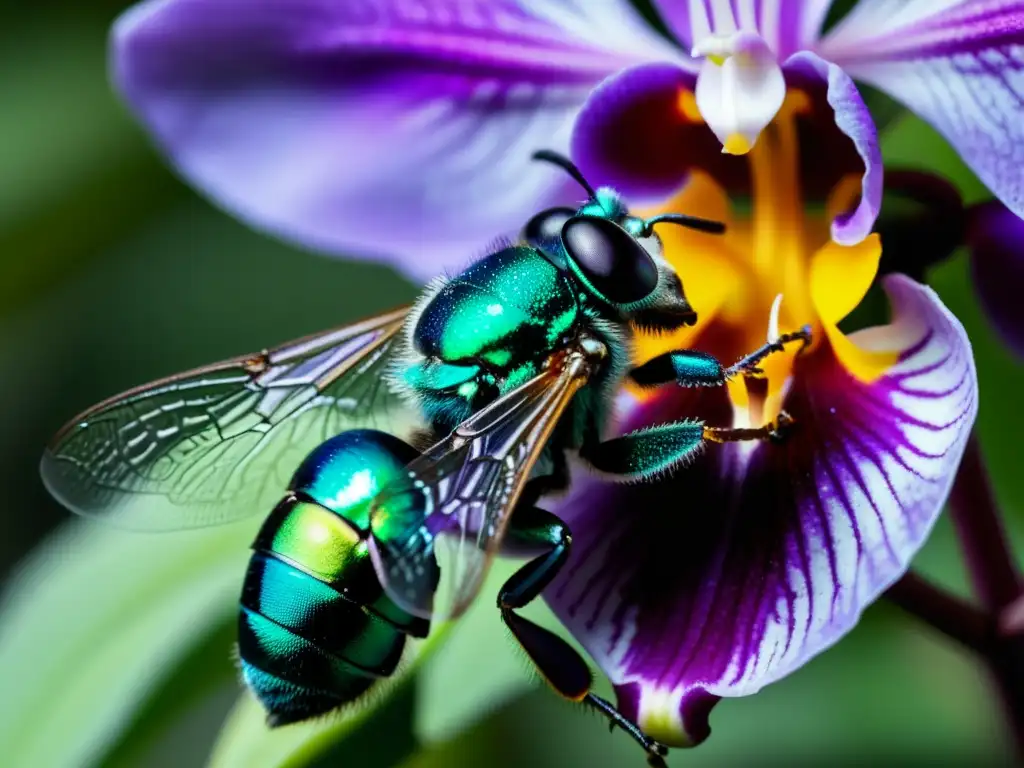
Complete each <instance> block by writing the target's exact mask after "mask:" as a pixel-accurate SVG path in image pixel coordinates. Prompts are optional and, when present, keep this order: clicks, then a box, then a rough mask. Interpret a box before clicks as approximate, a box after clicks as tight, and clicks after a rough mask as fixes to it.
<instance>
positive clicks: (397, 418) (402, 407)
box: [41, 308, 418, 530]
mask: <svg viewBox="0 0 1024 768" xmlns="http://www.w3.org/2000/svg"><path fill="white" fill-rule="evenodd" d="M407 314H408V308H403V309H399V310H396V311H394V312H389V313H387V314H383V315H379V316H377V317H373V318H370V319H368V320H364V321H362V322H359V323H356V324H354V325H348V326H345V327H343V328H338V329H335V330H332V331H327V332H325V333H321V334H316V335H313V336H308V337H306V338H303V339H299V340H297V341H294V342H291V343H288V344H284V345H282V346H280V347H277V348H275V349H271V350H266V351H264V352H261V353H259V354H255V355H250V356H247V357H238V358H234V359H231V360H225V361H223V362H220V363H214V364H213V365H209V366H205V367H202V368H197V369H195V370H192V371H187V372H185V373H181V374H178V375H176V376H172V377H170V378H166V379H162V380H160V381H155V382H153V383H151V384H147V385H144V386H142V387H139V388H137V389H133V390H129V391H128V392H125V393H123V394H121V395H118V396H116V397H113V398H111V399H109V400H107V401H105V402H103V403H100V404H99V405H96V406H94V407H93V408H90V409H89V410H87V411H86V412H85V413H82V414H81V415H79V416H78V417H77V418H75V419H74V420H72V421H71V422H70V423H69V424H68V425H66V426H65V427H64V428H63V429H62V430H61V431H60V433H58V435H57V436H56V437H55V438H54V440H53V442H52V443H51V444H50V446H49V448H48V449H47V451H46V453H45V455H44V456H43V461H42V467H41V471H42V476H43V482H44V483H45V485H46V487H47V488H48V489H49V491H50V492H51V493H52V494H53V495H54V496H55V497H56V498H57V500H58V501H60V502H61V503H62V504H64V505H65V506H67V507H68V508H69V509H71V510H73V511H74V512H77V513H78V514H81V515H87V516H102V517H103V518H105V519H107V520H109V521H112V522H114V523H115V524H117V525H120V526H122V527H126V528H132V529H137V530H174V529H181V528H198V527H202V526H208V525H217V524H221V523H227V522H231V521H234V520H239V519H241V518H243V517H248V516H249V515H253V514H256V513H259V512H263V513H266V512H268V511H269V509H270V508H271V506H272V505H273V504H274V502H275V501H277V499H278V498H279V497H280V496H281V495H282V494H283V493H284V491H285V489H286V488H287V484H288V481H289V480H290V478H291V474H292V472H294V470H295V469H296V468H297V467H298V465H299V463H300V462H301V461H302V459H303V458H305V456H306V455H307V454H308V453H309V452H310V451H311V450H313V448H315V447H316V446H317V445H319V444H320V443H321V442H323V441H324V440H326V439H328V438H330V437H332V436H333V435H336V434H338V433H339V432H341V431H343V430H345V429H351V428H357V427H375V428H378V429H382V430H385V431H388V432H392V433H393V434H396V435H399V436H401V435H403V433H408V432H411V431H412V430H413V429H415V427H416V426H417V423H418V419H417V416H416V414H415V412H414V411H413V410H412V409H411V408H409V407H408V406H407V405H406V404H405V403H404V402H403V401H402V399H401V398H400V397H399V396H397V395H396V394H394V393H392V392H391V391H390V390H389V389H388V387H387V385H386V384H385V383H384V373H385V369H386V366H387V364H388V361H389V360H390V358H391V355H390V354H389V353H390V350H391V347H392V344H393V341H394V336H395V334H396V333H397V332H398V330H399V329H400V328H401V326H402V323H403V321H404V320H405V317H406V315H407Z"/></svg>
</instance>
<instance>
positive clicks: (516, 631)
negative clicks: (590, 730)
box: [498, 506, 668, 768]
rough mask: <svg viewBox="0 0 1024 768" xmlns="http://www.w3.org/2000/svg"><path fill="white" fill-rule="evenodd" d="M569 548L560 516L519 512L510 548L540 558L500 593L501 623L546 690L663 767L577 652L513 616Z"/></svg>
mask: <svg viewBox="0 0 1024 768" xmlns="http://www.w3.org/2000/svg"><path fill="white" fill-rule="evenodd" d="M571 544H572V537H571V535H570V534H569V528H568V526H567V525H566V524H565V523H564V522H562V521H561V520H560V519H558V517H556V516H555V515H553V514H551V513H550V512H548V511H546V510H543V509H540V508H539V507H533V506H517V507H516V510H515V512H514V513H513V515H512V520H511V521H510V523H509V530H508V532H507V534H506V546H508V547H512V548H513V549H514V550H515V551H517V552H519V553H525V552H531V553H532V552H538V551H539V552H540V554H538V555H536V556H535V557H534V559H533V560H530V561H529V562H528V563H526V565H524V566H523V567H522V568H520V569H519V570H518V571H516V572H515V573H514V574H512V576H511V577H510V578H509V579H508V581H506V582H505V584H504V586H503V587H502V588H501V591H500V592H499V593H498V608H499V610H500V611H501V618H502V620H503V621H504V622H505V626H507V627H508V628H509V630H510V631H511V632H512V635H513V637H515V639H516V642H517V643H519V645H520V647H521V648H522V649H523V650H524V651H525V652H526V654H527V656H529V657H530V660H531V661H532V662H533V664H534V666H535V667H536V668H537V671H538V672H539V673H540V675H541V677H543V678H544V680H545V681H546V682H547V683H548V685H550V686H551V687H552V688H553V689H554V690H555V691H556V692H557V693H558V694H559V695H561V696H563V697H564V698H566V699H569V700H571V701H576V702H580V703H582V704H585V705H587V706H589V707H591V708H593V709H595V710H597V711H598V712H600V713H601V714H602V715H604V716H605V717H606V718H608V722H609V724H610V725H611V726H612V727H613V728H614V727H615V726H619V727H620V728H622V730H624V731H625V732H626V733H628V734H629V735H630V736H631V737H632V738H633V739H634V740H635V741H636V742H637V743H638V744H640V746H641V747H643V748H644V751H645V752H647V756H648V763H649V764H650V765H652V766H656V767H657V768H664V765H665V762H664V759H663V756H664V755H665V754H667V752H668V750H667V749H666V747H665V746H664V745H662V744H660V743H658V742H657V741H655V740H654V739H652V738H650V737H649V736H647V735H646V734H645V733H644V732H643V731H642V730H640V727H639V726H638V725H637V724H636V723H634V722H633V721H631V720H630V719H628V718H627V717H626V716H625V715H623V714H622V713H621V712H619V711H618V710H617V709H616V708H615V707H614V706H613V705H612V704H611V703H610V702H608V701H605V700H604V699H602V698H600V697H599V696H596V695H594V694H593V693H591V691H590V688H591V684H592V683H593V680H592V678H591V675H590V667H588V666H587V662H586V661H585V660H584V659H583V657H582V656H580V654H579V653H578V652H577V651H576V649H575V648H573V647H572V646H571V645H569V643H567V642H566V641H565V640H563V639H562V638H561V637H559V636H558V635H556V634H555V633H554V632H551V631H550V630H548V629H545V628H544V627H542V626H540V625H539V624H535V623H534V622H532V621H530V620H529V619H527V618H524V617H522V616H520V615H518V614H517V613H516V612H515V609H517V608H523V607H524V606H526V605H527V604H528V603H529V602H530V601H531V600H533V599H534V598H535V597H537V596H538V595H540V593H541V592H543V591H544V588H545V587H547V586H548V584H550V583H551V580H552V579H553V578H554V577H555V574H557V573H558V570H559V569H560V568H561V567H562V566H563V565H564V564H565V562H566V560H568V557H569V550H570V547H571Z"/></svg>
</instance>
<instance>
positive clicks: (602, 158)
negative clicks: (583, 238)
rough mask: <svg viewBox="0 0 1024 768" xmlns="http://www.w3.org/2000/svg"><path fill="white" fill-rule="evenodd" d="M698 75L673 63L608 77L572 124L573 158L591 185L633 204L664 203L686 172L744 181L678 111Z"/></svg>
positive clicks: (705, 132)
mask: <svg viewBox="0 0 1024 768" xmlns="http://www.w3.org/2000/svg"><path fill="white" fill-rule="evenodd" d="M696 81H697V78H696V75H695V74H694V73H693V72H690V71H688V70H685V69H683V68H681V67H679V66H677V65H676V64H671V63H652V64H641V65H639V66H636V67H630V68H629V69H626V70H624V71H622V72H619V73H618V74H616V75H613V76H612V77H609V78H608V79H607V80H605V81H604V82H603V83H601V85H599V86H598V87H597V88H596V89H595V90H594V91H593V92H592V93H591V94H590V97H589V98H588V99H587V102H586V104H585V105H584V107H583V109H582V111H581V112H580V114H579V116H578V117H577V119H576V125H575V128H574V130H573V137H572V156H573V159H574V160H575V161H576V163H577V164H578V165H579V166H580V168H581V170H582V171H583V173H584V174H586V175H587V177H588V178H590V179H591V182H592V183H594V184H607V185H611V186H614V187H616V188H617V189H618V190H619V191H620V192H622V193H623V194H625V195H626V196H627V198H629V199H630V201H631V202H643V201H658V202H660V201H662V200H663V199H664V198H666V197H667V196H669V195H670V194H672V193H673V192H675V191H676V190H678V189H679V188H680V187H682V186H683V184H684V183H685V182H686V176H687V174H688V173H689V171H690V169H691V167H693V166H694V165H695V164H697V163H700V164H701V165H702V166H707V167H708V168H709V170H710V171H711V173H712V175H713V176H714V177H715V178H716V179H717V180H719V181H722V180H723V179H724V178H733V179H734V183H735V184H739V183H741V182H740V180H741V179H743V178H744V177H745V174H746V167H745V163H743V162H742V161H735V162H729V160H730V159H732V160H735V158H728V157H726V156H723V155H722V150H721V146H720V145H719V143H718V139H716V138H715V135H714V133H712V132H711V129H710V128H708V127H707V125H706V124H705V123H704V122H702V121H701V120H700V119H699V117H698V118H697V119H696V120H694V119H687V118H686V116H685V115H683V114H681V111H680V104H679V100H680V93H682V92H687V93H690V94H692V93H693V90H694V87H695V85H696Z"/></svg>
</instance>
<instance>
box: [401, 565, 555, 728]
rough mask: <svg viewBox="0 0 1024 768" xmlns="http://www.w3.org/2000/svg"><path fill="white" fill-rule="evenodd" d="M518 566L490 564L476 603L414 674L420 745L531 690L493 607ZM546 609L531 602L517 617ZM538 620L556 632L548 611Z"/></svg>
mask: <svg viewBox="0 0 1024 768" xmlns="http://www.w3.org/2000/svg"><path fill="white" fill-rule="evenodd" d="M522 565H523V563H522V561H515V560H499V561H497V562H496V563H495V564H494V566H493V567H492V569H491V573H490V575H489V576H488V578H487V582H486V583H485V584H484V586H483V589H481V592H480V595H479V596H478V597H477V600H476V602H475V603H474V604H473V606H472V607H471V608H470V609H469V610H468V611H467V612H466V614H465V616H463V617H462V619H460V620H459V621H458V622H457V623H456V624H455V625H454V626H453V627H452V628H451V632H450V634H449V637H448V639H447V640H446V641H445V644H444V646H443V647H441V648H439V649H438V651H437V653H436V654H434V655H433V657H432V658H431V659H430V660H429V661H428V662H427V663H426V664H425V665H424V667H423V670H422V671H421V672H420V674H419V676H418V679H417V694H418V706H417V707H416V735H417V737H418V738H419V740H420V741H421V742H422V743H424V744H433V743H435V742H441V741H446V740H448V739H451V738H452V737H454V736H455V735H457V734H459V733H461V732H463V731H465V730H466V729H467V728H469V727H471V726H472V725H473V724H475V723H476V722H477V721H479V720H481V719H482V718H484V717H486V716H487V715H488V714H489V713H490V712H491V711H493V710H496V709H498V708H500V707H502V706H504V705H505V704H506V703H507V702H509V701H511V700H512V699H514V698H516V697H518V696H520V695H521V694H522V693H524V692H525V691H527V690H530V689H531V688H533V687H535V686H536V681H537V675H536V673H535V672H534V671H533V667H532V665H531V664H530V662H529V660H528V659H527V658H526V654H525V653H524V652H523V651H522V650H520V649H519V648H518V646H517V645H516V643H515V640H514V639H513V638H512V634H511V633H510V632H509V631H508V630H507V629H506V628H505V625H504V623H503V622H502V620H501V614H499V612H498V609H497V608H496V607H495V605H494V596H495V595H497V594H498V590H499V589H500V588H501V585H502V584H504V582H505V580H506V579H508V577H509V576H511V575H512V573H513V572H514V571H515V570H516V569H518V568H520V567H522ZM546 610H547V609H546V608H545V607H544V606H543V604H542V601H540V600H537V601H535V604H533V605H530V606H529V607H528V609H527V610H526V611H521V613H523V614H524V615H527V616H529V617H530V618H531V619H534V620H537V618H538V616H539V615H542V614H543V613H544V612H545V611H546ZM541 622H542V623H543V624H544V626H546V627H550V628H552V629H555V628H559V629H560V628H561V625H560V624H559V623H558V621H557V620H556V619H555V618H554V617H553V616H551V615H550V613H549V617H548V618H543V619H541Z"/></svg>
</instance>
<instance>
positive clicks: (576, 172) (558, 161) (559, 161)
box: [533, 149, 597, 198]
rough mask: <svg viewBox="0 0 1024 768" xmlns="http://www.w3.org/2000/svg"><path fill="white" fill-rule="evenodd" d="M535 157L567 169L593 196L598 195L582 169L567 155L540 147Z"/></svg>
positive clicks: (534, 154)
mask: <svg viewBox="0 0 1024 768" xmlns="http://www.w3.org/2000/svg"><path fill="white" fill-rule="evenodd" d="M533 159H534V160H540V161H541V162H544V163H551V164H552V165H557V166H558V167H559V168H561V169H562V170H563V171H565V172H566V173H568V174H569V175H570V176H572V177H573V178H574V179H576V181H577V182H579V185H580V186H581V187H583V188H584V189H585V190H587V194H588V195H590V196H591V197H592V198H594V197H597V192H595V191H594V188H593V187H592V186H590V182H589V181H587V180H586V179H585V178H583V173H582V172H581V171H580V169H579V168H577V167H576V165H575V164H574V163H573V162H572V160H570V159H569V158H567V157H565V156H564V155H560V154H558V153H557V152H552V151H551V150H550V149H539V150H537V151H536V152H534V153H533Z"/></svg>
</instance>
